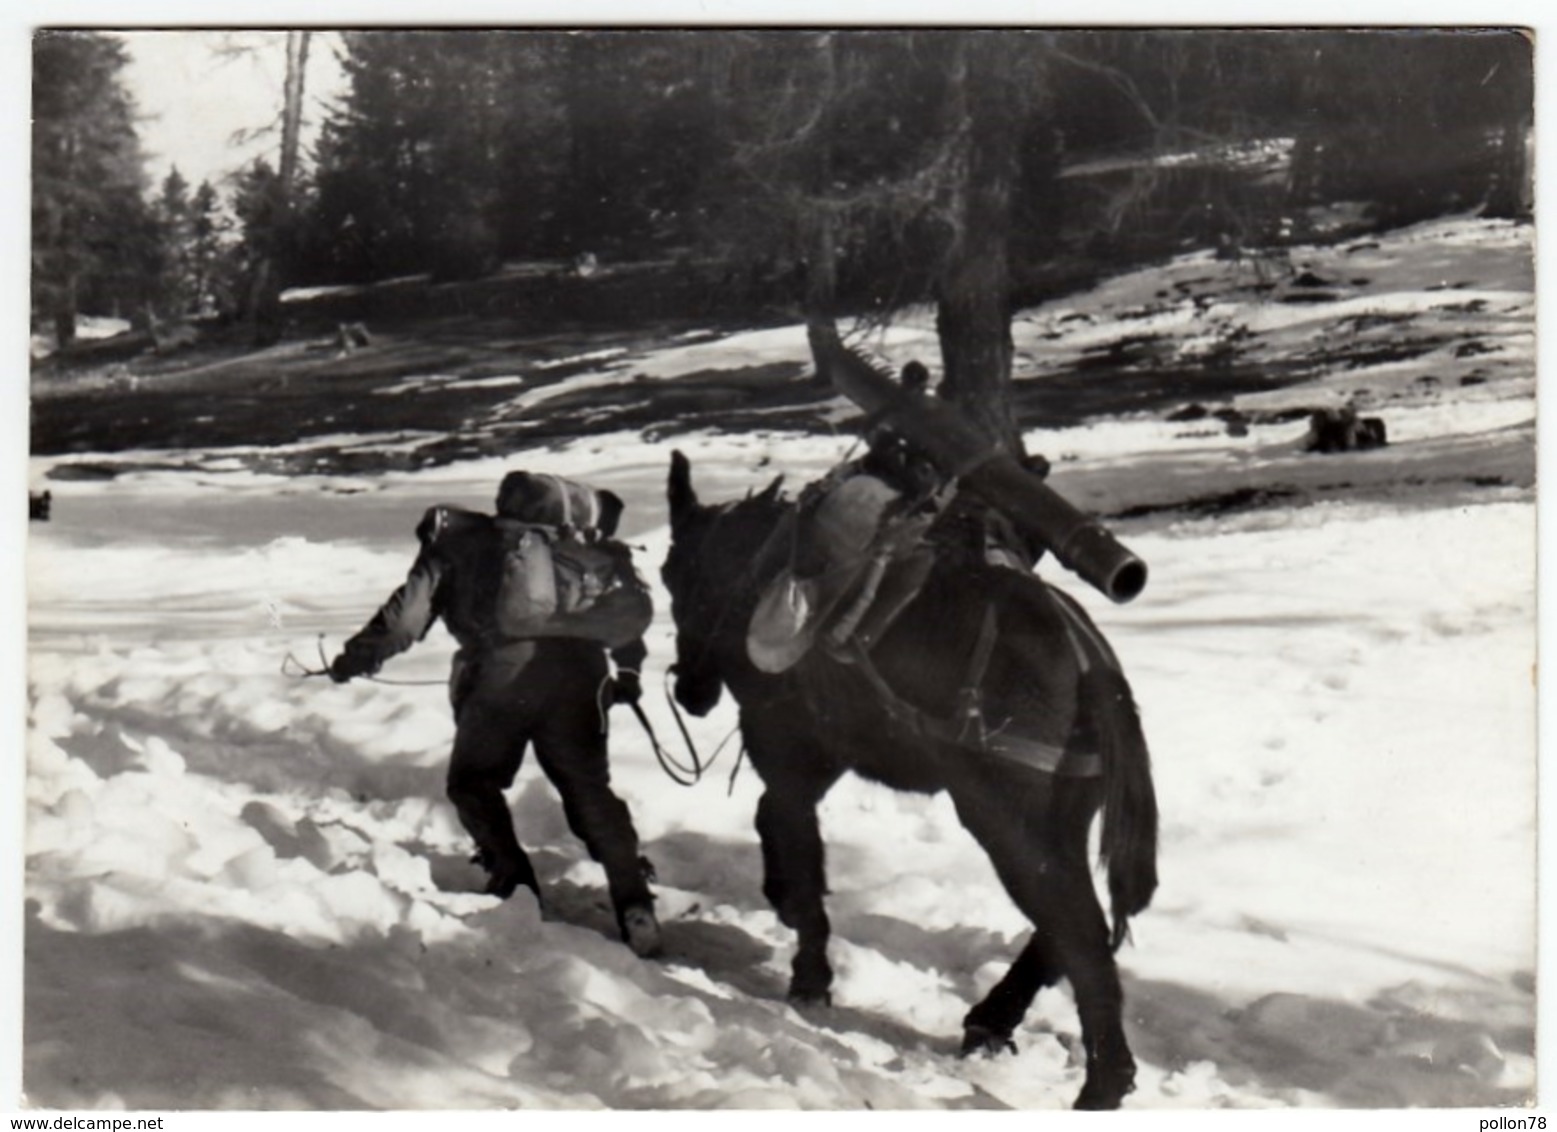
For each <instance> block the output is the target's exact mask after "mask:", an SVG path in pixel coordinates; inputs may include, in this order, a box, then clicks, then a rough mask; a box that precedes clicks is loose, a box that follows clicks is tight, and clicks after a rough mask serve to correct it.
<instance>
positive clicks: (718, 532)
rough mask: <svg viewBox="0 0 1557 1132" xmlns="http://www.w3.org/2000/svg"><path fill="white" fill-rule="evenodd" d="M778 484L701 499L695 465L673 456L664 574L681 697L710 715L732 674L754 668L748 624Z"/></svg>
mask: <svg viewBox="0 0 1557 1132" xmlns="http://www.w3.org/2000/svg"><path fill="white" fill-rule="evenodd" d="M778 487H779V485H778V482H777V481H775V482H774V484H773V485H772V486H771V487H770V488H768V490H767V491H765V492H763V493H762V494H761V495H758V496H754V497H752V498H748V499H746V500H743V501H741V502H739V503H724V504H716V505H706V504H703V503H700V502H699V501H698V498H697V492H696V490H695V489H694V488H693V487H692V465H691V463H690V461H688V460H687V458H686V457H685V456H683V455H682V454H681V453H680V452H673V453H672V454H671V458H670V479H669V483H668V492H667V494H668V498H669V503H670V553H669V554H668V555H666V557H665V564H664V565H663V566H662V567H661V568H660V577H661V579H662V580H663V581H664V583H665V588H666V590H668V591H669V592H670V611H671V616H672V618H674V620H675V622H676V667H675V672H676V682H675V696H676V702H677V703H679V704H681V706H682V707H684V708H686V709H687V711H689V712H691V713H692V714H693V715H707V714H708V713H709V712H710V711H712V710H713V708H714V705H715V704H717V703H718V702H719V695H720V691H721V689H722V687H723V684H724V682H725V680H726V679H728V677H729V675H730V673H731V672H732V671H734V670H737V669H742V668H749V663H748V662H747V661H746V659H745V652H746V650H745V641H746V623H747V621H748V620H749V619H750V617H751V611H752V607H753V605H754V604H755V602H756V594H757V586H758V584H759V583H760V581H761V579H760V578H759V577H758V575H757V572H756V571H755V570H754V569H753V560H754V558H755V556H756V555H757V552H758V550H759V549H760V548H761V547H762V546H763V544H764V542H765V541H766V539H767V536H768V535H769V534H770V533H771V532H772V529H773V525H774V524H775V523H776V522H777V519H778V515H779V513H780V505H779V503H778V501H777V496H778Z"/></svg>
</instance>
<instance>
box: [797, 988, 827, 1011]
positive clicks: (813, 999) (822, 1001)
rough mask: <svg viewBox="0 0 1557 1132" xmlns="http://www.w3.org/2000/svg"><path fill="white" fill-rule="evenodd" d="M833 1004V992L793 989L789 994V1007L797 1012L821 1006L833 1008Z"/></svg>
mask: <svg viewBox="0 0 1557 1132" xmlns="http://www.w3.org/2000/svg"><path fill="white" fill-rule="evenodd" d="M832 1004H833V992H832V991H828V990H819V991H805V990H794V989H793V988H791V989H790V992H789V1005H791V1006H793V1007H794V1008H795V1009H797V1010H808V1009H813V1008H815V1007H819V1006H831V1005H832Z"/></svg>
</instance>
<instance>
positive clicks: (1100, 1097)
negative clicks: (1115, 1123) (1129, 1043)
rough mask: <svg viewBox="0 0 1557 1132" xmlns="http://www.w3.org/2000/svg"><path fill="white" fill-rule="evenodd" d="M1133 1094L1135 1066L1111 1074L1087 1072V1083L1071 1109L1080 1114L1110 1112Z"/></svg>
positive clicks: (1106, 1072)
mask: <svg viewBox="0 0 1557 1132" xmlns="http://www.w3.org/2000/svg"><path fill="white" fill-rule="evenodd" d="M1133 1092H1135V1066H1133V1065H1130V1066H1127V1067H1125V1068H1123V1069H1116V1070H1113V1071H1111V1072H1108V1071H1102V1072H1099V1071H1095V1070H1088V1072H1087V1083H1086V1084H1085V1085H1083V1086H1082V1087H1081V1095H1080V1096H1079V1097H1077V1098H1076V1103H1075V1104H1074V1105H1072V1106H1071V1107H1072V1108H1074V1109H1076V1110H1077V1111H1081V1112H1111V1111H1113V1110H1114V1109H1116V1108H1118V1107H1119V1103H1120V1102H1121V1101H1123V1100H1124V1099H1125V1097H1126V1096H1127V1095H1128V1094H1130V1093H1133Z"/></svg>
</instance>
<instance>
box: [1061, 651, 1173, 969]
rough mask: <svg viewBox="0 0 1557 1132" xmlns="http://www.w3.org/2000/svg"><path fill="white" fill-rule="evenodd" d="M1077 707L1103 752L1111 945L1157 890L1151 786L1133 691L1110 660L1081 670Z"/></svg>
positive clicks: (1104, 844) (1119, 940)
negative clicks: (1111, 931) (1111, 920)
mask: <svg viewBox="0 0 1557 1132" xmlns="http://www.w3.org/2000/svg"><path fill="white" fill-rule="evenodd" d="M1078 691H1079V696H1080V700H1081V707H1082V710H1084V711H1086V712H1087V713H1088V714H1089V715H1090V717H1091V719H1092V724H1093V733H1094V735H1095V736H1096V738H1097V743H1098V750H1099V753H1100V754H1101V755H1102V758H1103V784H1104V785H1103V790H1104V793H1103V832H1102V850H1101V852H1102V860H1103V863H1104V864H1105V865H1106V866H1107V869H1108V895H1109V900H1110V903H1111V905H1112V907H1111V913H1112V916H1113V921H1114V930H1113V939H1112V943H1113V947H1114V949H1115V950H1118V948H1119V946H1120V944H1122V943H1124V941H1125V939H1126V938H1128V936H1129V932H1130V917H1131V916H1134V915H1136V914H1137V913H1139V912H1141V911H1143V910H1145V908H1146V906H1147V905H1148V904H1150V903H1151V899H1152V893H1154V892H1155V891H1156V890H1157V791H1156V788H1155V787H1154V786H1153V785H1152V769H1151V756H1150V755H1149V754H1148V752H1147V750H1146V736H1145V735H1144V734H1143V733H1142V731H1141V717H1140V713H1139V712H1138V711H1137V710H1136V706H1135V697H1134V696H1133V695H1132V694H1131V692H1130V685H1129V683H1128V682H1127V681H1126V680H1125V678H1124V675H1123V674H1122V673H1121V672H1120V671H1119V670H1118V669H1117V668H1116V667H1114V666H1113V665H1111V664H1092V665H1090V666H1089V667H1088V668H1087V670H1086V671H1085V672H1083V673H1082V674H1081V685H1080V688H1079V690H1078Z"/></svg>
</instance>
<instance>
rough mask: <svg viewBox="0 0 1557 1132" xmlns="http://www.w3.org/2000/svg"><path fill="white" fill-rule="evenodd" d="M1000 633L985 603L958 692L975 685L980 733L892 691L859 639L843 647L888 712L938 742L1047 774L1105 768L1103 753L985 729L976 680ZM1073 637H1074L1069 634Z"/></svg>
mask: <svg viewBox="0 0 1557 1132" xmlns="http://www.w3.org/2000/svg"><path fill="white" fill-rule="evenodd" d="M998 636H999V625H998V618H997V617H996V614H995V609H994V606H993V604H990V605H987V606H985V612H984V621H983V624H982V625H981V627H980V630H979V638H978V641H977V642H976V643H975V645H974V651H973V655H972V657H971V658H970V663H969V668H968V676H967V679H966V680H965V681H964V685H963V689H962V691H961V693H959V699H961V698H963V697H965V696H967V694H968V692H969V690H970V689H972V690H973V693H974V697H975V703H974V712H975V718H976V719H977V728H978V733H977V735H976V736H974V737H972V741H970V737H969V736H968V734H967V731H968V726H969V718H968V716H967V715H964V716H963V718H961V719H942V718H939V717H937V716H933V715H930V714H929V713H927V712H925V711H922V710H921V709H919V708H917V707H915V706H914V705H913V704H911V703H909V702H908V701H907V700H905V699H903V698H902V697H901V696H899V695H898V694H897V693H896V692H895V691H893V689H892V686H891V685H890V684H888V683H887V681H886V678H885V677H884V676H882V675H881V671H880V670H879V669H878V668H877V667H876V663H875V661H873V660H872V659H871V657H870V653H869V652H867V651H866V650H865V649H864V648H862V647H860V645H859V642H857V641H850V642H849V643H848V645H847V646H845V647H846V650H847V651H848V652H849V653H850V654H851V662H850V667H852V668H855V669H857V670H858V671H859V673H860V674H861V675H862V676H864V677H865V679H866V681H867V682H868V683H869V684H870V686H871V689H872V690H873V691H874V692H875V693H876V695H877V697H878V698H880V700H881V702H882V704H883V706H885V707H886V709H887V712H888V714H890V715H891V716H893V718H895V719H897V720H898V721H899V722H901V723H903V724H905V725H906V726H908V727H910V728H912V729H913V730H914V731H916V732H918V733H919V734H920V735H921V736H923V737H925V738H927V739H931V740H934V741H937V742H942V743H947V744H950V745H952V746H955V747H961V748H963V749H967V750H975V751H980V752H983V753H986V754H991V755H996V756H998V757H1000V758H1005V759H1009V760H1011V761H1012V762H1018V763H1021V764H1023V765H1024V766H1030V767H1032V768H1034V769H1035V770H1041V771H1045V772H1046V773H1049V774H1055V775H1060V776H1062V777H1065V778H1097V777H1099V776H1101V775H1102V773H1103V760H1102V756H1100V755H1098V754H1095V753H1077V752H1071V751H1067V750H1066V749H1065V748H1064V747H1060V746H1056V745H1055V744H1053V743H1044V742H1042V741H1040V740H1037V739H1030V738H1027V737H1025V736H1021V735H1013V734H1010V733H1009V732H1006V731H997V732H994V733H990V732H988V731H987V730H986V729H985V727H984V725H983V719H982V711H981V710H980V709H979V708H978V707H977V703H976V696H977V690H978V687H979V685H981V684H982V683H983V680H984V676H985V674H986V673H987V671H988V667H989V661H990V658H991V656H992V655H993V653H994V647H995V641H996V639H997V638H998ZM1073 643H1074V639H1073Z"/></svg>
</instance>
